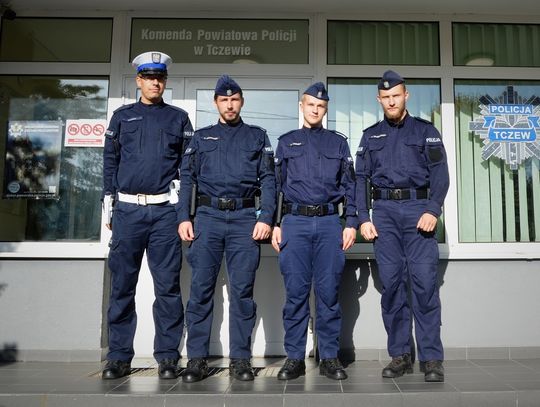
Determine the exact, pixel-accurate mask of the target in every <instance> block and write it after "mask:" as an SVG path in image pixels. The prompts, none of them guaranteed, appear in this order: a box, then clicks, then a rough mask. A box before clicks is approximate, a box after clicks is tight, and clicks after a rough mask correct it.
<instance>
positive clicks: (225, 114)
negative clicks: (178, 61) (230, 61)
mask: <svg viewBox="0 0 540 407" xmlns="http://www.w3.org/2000/svg"><path fill="white" fill-rule="evenodd" d="M214 104H215V106H216V108H217V111H218V113H219V121H218V123H217V124H215V125H212V126H209V127H205V128H202V129H199V130H197V131H196V132H195V135H194V136H193V141H192V143H191V144H190V146H189V148H188V149H187V150H186V153H185V155H184V159H183V162H182V170H181V193H180V207H181V210H180V212H179V221H180V226H179V233H180V236H181V238H182V240H185V241H188V242H191V247H190V249H189V252H188V261H189V264H190V265H191V268H192V279H191V292H190V298H189V301H188V304H187V308H186V320H187V330H188V337H187V342H186V345H187V353H188V358H189V360H188V364H187V369H186V370H185V371H184V372H183V375H182V380H183V381H184V382H187V383H192V382H197V381H199V380H202V379H204V378H205V377H207V376H208V363H207V357H208V352H209V342H210V334H211V328H212V317H213V308H214V300H213V296H214V291H215V286H216V281H217V277H218V274H219V270H220V267H221V262H222V258H223V254H225V259H226V262H227V274H228V277H229V290H230V292H229V335H230V336H229V338H230V339H229V357H230V365H229V370H230V375H231V377H234V378H236V379H238V380H243V381H250V380H253V379H254V373H253V369H252V367H251V360H250V359H251V335H252V331H253V328H254V326H255V320H256V304H255V302H254V301H253V286H254V282H255V271H256V270H257V268H258V266H259V259H260V245H259V242H260V241H261V240H263V239H267V238H268V237H269V236H270V232H271V225H272V221H273V216H274V210H275V199H276V192H275V175H274V162H273V159H274V152H273V149H272V147H271V145H270V141H269V139H268V136H267V134H266V131H265V130H264V129H262V128H260V127H257V126H252V125H248V124H246V123H244V121H243V120H242V118H241V116H240V112H241V109H242V106H243V105H244V97H243V93H242V89H241V88H240V86H239V85H238V83H236V81H234V80H233V79H232V78H231V77H229V76H228V75H223V76H222V77H220V78H219V80H218V81H217V84H216V87H215V91H214ZM194 185H195V186H196V187H194ZM190 203H191V204H190ZM190 209H191V214H192V215H194V222H193V223H192V219H191V217H190Z"/></svg>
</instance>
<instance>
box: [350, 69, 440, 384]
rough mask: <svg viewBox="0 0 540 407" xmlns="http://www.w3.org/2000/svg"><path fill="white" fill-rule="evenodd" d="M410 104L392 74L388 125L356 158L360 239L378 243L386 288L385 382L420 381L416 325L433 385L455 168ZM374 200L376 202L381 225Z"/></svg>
mask: <svg viewBox="0 0 540 407" xmlns="http://www.w3.org/2000/svg"><path fill="white" fill-rule="evenodd" d="M408 97H409V93H408V92H407V89H406V87H405V83H404V80H403V78H402V77H401V76H400V75H399V74H397V73H396V72H393V71H386V72H385V73H384V75H383V76H382V78H381V79H380V81H379V83H378V95H377V100H378V101H379V103H380V104H381V106H382V108H383V111H384V120H382V121H380V122H378V123H376V124H374V125H373V126H371V127H369V128H367V129H365V130H364V134H363V136H362V140H361V142H360V146H359V147H358V151H357V153H356V177H357V187H356V191H357V206H358V213H359V219H360V232H361V234H362V236H363V237H364V238H365V239H367V240H374V251H375V258H376V261H377V266H378V269H379V275H380V279H381V282H382V285H383V290H382V298H381V308H382V316H383V321H384V326H385V328H386V332H387V333H388V353H389V354H390V356H391V357H392V361H391V362H390V363H389V364H388V366H386V367H385V368H384V369H383V371H382V376H383V377H387V378H394V377H399V376H401V375H403V374H404V373H412V371H413V363H414V360H413V358H412V357H411V347H412V346H414V345H413V343H414V342H413V339H412V338H411V332H410V331H411V323H412V321H411V319H412V318H414V322H415V324H414V328H415V335H416V343H417V346H418V358H419V360H420V369H421V370H422V371H423V372H424V374H425V381H428V382H442V381H444V369H443V364H442V363H443V359H444V354H443V346H442V343H441V337H440V325H441V304H440V299H439V287H438V284H437V264H438V261H439V251H438V246H437V240H436V236H435V227H436V225H437V218H438V217H439V216H440V215H441V208H442V205H443V201H444V198H445V196H446V193H447V191H448V185H449V176H448V166H447V163H446V153H445V150H444V146H443V143H442V138H441V135H440V134H439V132H438V131H437V129H436V128H435V127H434V126H433V125H432V124H431V123H430V122H428V121H426V120H423V119H420V118H417V117H413V116H411V115H409V113H408V112H407V109H406V102H407V99H408ZM368 181H370V182H371V185H372V188H370V190H368V188H367V185H369V183H368ZM368 194H372V195H371V198H372V199H373V221H371V219H370V215H369V208H368V204H369V202H370V201H371V199H370V196H369V195H368ZM409 289H410V291H411V294H412V295H411V303H409V302H408V299H407V297H408V291H409Z"/></svg>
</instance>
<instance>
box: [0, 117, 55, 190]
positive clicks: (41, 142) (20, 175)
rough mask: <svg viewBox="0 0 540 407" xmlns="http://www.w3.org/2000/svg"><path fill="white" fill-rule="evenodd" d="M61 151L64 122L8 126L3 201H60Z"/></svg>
mask: <svg viewBox="0 0 540 407" xmlns="http://www.w3.org/2000/svg"><path fill="white" fill-rule="evenodd" d="M61 148H62V122H61V121H45V120H41V121H22V120H21V121H10V122H8V132H7V142H6V161H5V162H6V167H5V171H4V188H3V191H2V197H3V198H4V199H10V198H25V199H54V198H57V197H58V187H59V182H60V151H61Z"/></svg>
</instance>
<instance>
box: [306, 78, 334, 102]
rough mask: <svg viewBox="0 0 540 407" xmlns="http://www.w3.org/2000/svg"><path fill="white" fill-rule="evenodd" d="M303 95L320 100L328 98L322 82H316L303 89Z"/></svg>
mask: <svg viewBox="0 0 540 407" xmlns="http://www.w3.org/2000/svg"><path fill="white" fill-rule="evenodd" d="M304 95H310V96H313V97H316V98H317V99H321V100H330V98H329V97H328V92H327V91H326V88H325V87H324V83H322V82H317V83H314V84H313V85H311V86H310V87H309V88H307V89H306V90H305V92H304Z"/></svg>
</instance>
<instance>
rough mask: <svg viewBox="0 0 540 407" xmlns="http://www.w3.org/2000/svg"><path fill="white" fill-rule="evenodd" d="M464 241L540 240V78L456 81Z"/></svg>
mask: <svg viewBox="0 0 540 407" xmlns="http://www.w3.org/2000/svg"><path fill="white" fill-rule="evenodd" d="M455 98H456V99H455V106H456V129H457V132H458V134H457V137H456V152H457V182H458V184H457V187H458V216H459V241H460V242H534V241H540V160H539V158H540V148H539V147H540V146H539V141H538V140H539V139H538V135H537V133H539V132H540V125H539V124H538V120H539V118H538V116H539V115H540V82H538V81H536V82H533V81H498V80H456V81H455Z"/></svg>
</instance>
